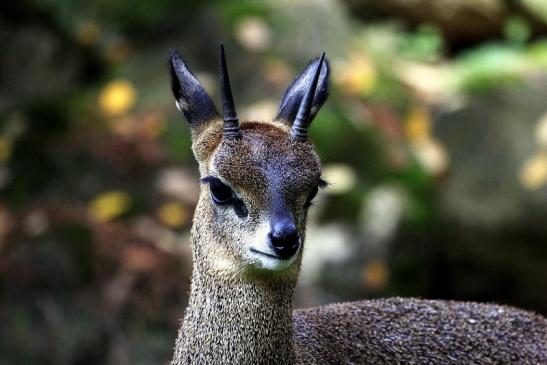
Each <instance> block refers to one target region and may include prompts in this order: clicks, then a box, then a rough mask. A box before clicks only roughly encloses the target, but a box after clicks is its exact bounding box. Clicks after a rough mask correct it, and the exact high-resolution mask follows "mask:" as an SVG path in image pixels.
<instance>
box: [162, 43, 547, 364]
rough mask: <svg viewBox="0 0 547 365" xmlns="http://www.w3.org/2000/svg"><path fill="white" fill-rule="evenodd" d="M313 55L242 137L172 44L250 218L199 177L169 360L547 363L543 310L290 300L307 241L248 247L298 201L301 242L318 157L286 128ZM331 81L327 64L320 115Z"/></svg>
mask: <svg viewBox="0 0 547 365" xmlns="http://www.w3.org/2000/svg"><path fill="white" fill-rule="evenodd" d="M314 62H316V61H314ZM313 65H314V63H313V62H312V63H311V64H310V65H308V67H307V68H305V69H304V71H303V72H302V73H301V74H300V75H299V76H298V77H297V78H296V79H295V81H294V82H293V83H292V84H291V86H290V87H289V89H288V90H287V92H286V93H285V95H284V96H283V98H282V101H281V106H280V111H279V115H278V116H277V118H276V119H275V120H273V121H267V122H245V123H242V124H241V134H242V138H240V139H237V140H234V139H225V138H223V132H222V123H223V122H222V119H221V118H219V116H218V113H217V112H216V110H215V108H214V105H213V103H212V101H211V100H210V98H209V96H208V95H207V93H206V92H205V91H204V90H203V89H202V87H201V86H200V85H199V83H198V81H197V79H196V78H195V77H194V76H193V75H192V74H191V73H190V71H189V70H188V68H187V66H186V64H185V63H184V61H182V58H181V57H180V55H179V54H178V53H176V52H174V53H173V54H172V55H171V58H170V70H171V76H172V88H173V93H174V95H175V98H176V100H177V106H178V107H179V109H180V110H181V112H182V113H183V114H184V115H185V117H186V119H187V120H188V124H189V127H190V128H191V130H192V142H193V146H192V148H193V151H194V154H195V156H196V159H197V161H198V163H199V168H200V175H201V177H202V178H203V177H207V176H214V177H215V178H218V179H222V181H223V182H224V183H225V184H226V185H229V186H230V188H231V189H233V191H234V194H237V195H238V198H239V199H240V200H241V201H242V202H244V203H245V205H246V207H247V209H248V215H247V216H245V218H244V219H243V218H241V217H240V216H238V215H237V214H234V209H233V207H230V206H218V205H215V204H214V203H213V202H212V201H211V197H210V187H209V186H208V185H207V184H202V186H201V194H200V198H199V202H198V205H197V207H196V212H195V216H194V222H193V226H192V232H191V234H192V238H191V243H192V252H193V261H194V268H193V274H192V285H191V292H190V302H189V305H188V308H187V310H186V313H185V316H184V319H183V322H182V326H181V329H180V330H179V334H178V338H177V341H176V345H175V354H174V356H173V361H172V364H173V365H182V364H547V321H546V319H545V318H544V317H542V316H540V315H537V314H534V313H531V312H527V311H523V310H519V309H515V308H511V307H505V306H498V305H490V304H478V303H462V302H451V301H435V300H418V299H410V298H392V299H382V300H370V301H360V302H354V303H343V304H332V305H328V306H324V307H319V308H312V309H308V310H297V311H294V312H293V300H294V290H295V286H296V281H297V277H298V272H299V269H300V263H301V258H302V250H299V252H298V254H297V257H296V259H295V261H294V262H293V263H292V264H291V266H289V267H287V268H285V269H283V270H264V269H260V268H257V267H256V265H255V264H256V263H255V262H254V261H252V260H250V259H249V255H248V245H249V242H252V241H253V240H255V239H256V237H257V235H256V232H257V231H258V230H259V227H261V224H262V225H263V224H264V222H267V221H268V216H269V214H270V213H271V212H272V209H274V208H275V206H276V205H277V204H283V206H284V209H287V210H290V214H291V216H293V217H294V222H295V225H296V228H297V230H298V234H299V236H300V238H301V241H302V242H304V238H305V223H306V215H307V208H305V202H306V195H307V194H308V192H309V191H310V189H312V187H313V186H314V185H315V186H316V184H317V181H318V179H319V177H320V171H321V167H320V162H319V158H318V156H317V154H316V152H315V149H314V147H313V145H312V144H311V143H310V142H307V141H305V142H295V141H293V140H291V138H290V137H289V135H290V128H291V120H293V119H294V115H295V114H296V110H295V109H296V108H298V105H299V104H300V101H301V100H302V95H303V93H304V90H305V87H306V85H307V84H308V83H309V80H310V78H311V76H310V70H311V69H313ZM327 84H328V64H325V66H324V68H323V69H322V71H321V77H320V79H319V83H318V88H317V93H316V95H315V97H314V99H313V108H312V116H311V118H312V119H313V116H315V114H316V113H317V111H318V110H319V108H320V107H321V105H322V104H323V102H324V101H325V99H326V90H327Z"/></svg>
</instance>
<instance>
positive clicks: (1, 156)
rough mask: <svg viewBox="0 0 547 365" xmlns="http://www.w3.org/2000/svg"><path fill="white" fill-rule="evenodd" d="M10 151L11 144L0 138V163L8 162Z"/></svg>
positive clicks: (7, 140)
mask: <svg viewBox="0 0 547 365" xmlns="http://www.w3.org/2000/svg"><path fill="white" fill-rule="evenodd" d="M11 151H12V143H11V141H10V140H9V139H7V138H5V137H3V136H0V162H5V161H7V160H9V158H10V156H11Z"/></svg>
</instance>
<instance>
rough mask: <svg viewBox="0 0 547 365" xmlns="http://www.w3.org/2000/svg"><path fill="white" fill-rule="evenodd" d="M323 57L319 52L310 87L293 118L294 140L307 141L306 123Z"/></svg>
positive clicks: (292, 132)
mask: <svg viewBox="0 0 547 365" xmlns="http://www.w3.org/2000/svg"><path fill="white" fill-rule="evenodd" d="M324 58H325V52H323V53H322V54H321V58H320V59H319V63H318V64H317V67H316V68H315V74H314V75H313V80H312V82H311V84H310V87H309V88H308V90H307V91H306V95H304V98H303V99H302V102H301V103H300V107H299V108H298V113H297V114H296V118H295V119H294V123H293V125H292V128H291V137H292V139H293V140H295V141H303V142H304V141H307V139H308V125H309V119H310V112H311V107H312V102H313V97H314V96H315V89H316V88H317V81H318V80H319V75H320V74H321V67H322V66H323V59H324Z"/></svg>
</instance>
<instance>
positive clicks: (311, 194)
mask: <svg viewBox="0 0 547 365" xmlns="http://www.w3.org/2000/svg"><path fill="white" fill-rule="evenodd" d="M318 191H319V186H318V185H315V186H314V187H313V189H312V190H311V191H310V193H309V195H308V198H307V199H306V207H309V206H310V205H311V201H312V200H313V198H315V196H316V195H317V192H318Z"/></svg>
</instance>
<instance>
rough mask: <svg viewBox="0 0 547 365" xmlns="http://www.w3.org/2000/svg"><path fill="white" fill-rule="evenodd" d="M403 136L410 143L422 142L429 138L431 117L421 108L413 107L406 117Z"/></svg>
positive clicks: (425, 109)
mask: <svg viewBox="0 0 547 365" xmlns="http://www.w3.org/2000/svg"><path fill="white" fill-rule="evenodd" d="M405 134H406V137H407V138H408V139H409V140H410V141H411V142H416V141H422V140H425V139H428V138H429V137H430V136H431V116H430V114H429V110H428V109H427V108H425V107H423V106H414V107H413V108H412V109H411V110H410V112H409V113H408V115H407V117H406V122H405Z"/></svg>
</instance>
